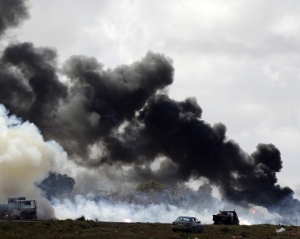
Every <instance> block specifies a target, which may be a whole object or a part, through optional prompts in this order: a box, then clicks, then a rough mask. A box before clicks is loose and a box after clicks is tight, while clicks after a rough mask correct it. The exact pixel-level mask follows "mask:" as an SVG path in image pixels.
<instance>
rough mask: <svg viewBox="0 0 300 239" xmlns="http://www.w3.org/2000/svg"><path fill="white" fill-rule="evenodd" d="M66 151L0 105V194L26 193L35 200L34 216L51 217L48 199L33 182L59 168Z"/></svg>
mask: <svg viewBox="0 0 300 239" xmlns="http://www.w3.org/2000/svg"><path fill="white" fill-rule="evenodd" d="M66 158H67V155H66V153H65V152H64V151H63V149H62V148H61V147H60V146H59V145H58V144H57V143H55V142H54V141H48V142H45V141H44V139H43V136H42V135H41V134H40V132H39V130H38V129H37V127H36V126H35V125H34V124H32V123H29V122H22V121H21V120H20V119H18V118H16V117H15V116H10V117H9V116H8V112H7V110H6V109H5V108H4V107H3V105H0V195H1V201H2V202H5V201H6V200H7V197H16V196H26V197H27V198H31V199H36V200H37V201H38V218H51V217H54V211H53V209H52V207H51V205H50V203H49V201H47V200H45V198H43V195H42V192H41V190H39V189H38V188H37V187H36V186H35V184H36V183H39V182H41V181H42V180H43V179H44V177H45V176H46V175H47V172H48V171H49V170H56V171H57V170H59V168H60V167H61V165H62V164H63V163H64V162H66Z"/></svg>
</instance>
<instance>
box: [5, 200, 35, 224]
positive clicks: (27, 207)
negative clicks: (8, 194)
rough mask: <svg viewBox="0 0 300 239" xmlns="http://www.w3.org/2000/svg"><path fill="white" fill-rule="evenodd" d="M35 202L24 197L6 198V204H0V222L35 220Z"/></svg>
mask: <svg viewBox="0 0 300 239" xmlns="http://www.w3.org/2000/svg"><path fill="white" fill-rule="evenodd" d="M36 209H37V207H36V201H35V200H26V198H25V197H17V198H8V200H7V204H0V219H1V220H37V214H36V211H37V210H36Z"/></svg>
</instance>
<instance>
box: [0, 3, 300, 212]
mask: <svg viewBox="0 0 300 239" xmlns="http://www.w3.org/2000/svg"><path fill="white" fill-rule="evenodd" d="M0 3H1V6H4V8H5V9H6V10H5V11H1V13H0V34H1V37H2V39H4V38H5V31H6V30H7V29H8V28H9V27H14V26H16V25H18V24H20V23H21V22H22V20H24V19H26V18H27V17H28V11H27V8H26V1H23V0H14V1H11V0H9V1H8V0H0ZM12 16H14V17H12ZM60 74H63V76H64V77H65V78H67V79H68V81H61V80H60V77H59V75H60ZM173 78H174V68H173V65H172V60H171V59H170V58H169V57H166V56H165V55H163V54H158V53H153V52H148V53H147V54H146V56H145V57H144V58H142V59H141V60H140V61H137V62H134V63H132V64H131V65H122V66H119V67H117V68H115V69H113V70H111V69H107V70H106V69H104V67H103V65H102V63H100V62H98V60H97V59H96V58H93V57H86V56H82V55H76V56H71V57H70V58H69V59H68V60H67V61H66V62H65V63H64V64H63V67H62V68H59V66H58V65H57V53H56V50H54V49H52V48H48V47H35V46H34V45H33V44H32V43H30V42H25V43H13V44H9V45H7V46H6V47H5V48H4V49H3V51H2V52H1V59H0V89H1V93H0V103H1V104H3V105H4V106H5V107H6V109H8V110H9V116H10V117H12V116H13V115H16V117H19V118H20V119H22V121H26V122H31V123H33V124H34V125H36V127H37V128H38V129H39V130H40V132H41V135H42V136H37V137H43V139H45V141H46V144H47V142H48V141H50V140H55V141H56V142H57V143H58V144H59V145H60V146H61V147H63V149H64V150H65V151H66V152H67V154H68V158H69V161H71V162H72V163H71V164H72V165H76V166H77V167H78V168H79V170H77V173H78V174H75V175H72V176H73V177H74V178H75V179H76V185H77V188H80V185H87V183H86V182H85V180H88V182H89V183H88V184H89V185H94V186H91V188H92V189H95V188H97V187H98V186H99V184H101V183H99V181H101V180H103V181H104V183H103V184H105V182H107V181H105V180H107V179H108V181H109V183H110V184H109V185H110V186H111V185H114V184H115V185H117V184H119V183H121V182H123V183H125V184H126V183H127V184H128V183H132V184H137V183H138V182H141V181H147V180H150V179H153V180H158V181H160V182H163V183H165V184H168V185H169V186H175V185H176V184H177V183H178V182H187V181H188V180H190V179H199V178H204V179H205V180H207V182H208V183H209V184H210V185H211V186H213V187H217V188H218V189H219V193H220V194H221V197H222V199H223V200H225V201H230V202H232V203H234V204H236V205H239V206H242V207H246V208H248V205H249V204H253V205H258V206H263V207H265V208H267V209H268V210H269V211H271V212H275V213H279V214H282V213H283V212H284V213H287V212H288V213H290V214H291V215H294V213H295V212H296V210H294V208H298V209H299V206H300V203H299V201H298V200H296V199H294V198H293V191H292V190H291V189H290V188H289V187H281V186H280V185H278V184H277V177H276V173H278V172H279V171H280V170H281V168H282V161H281V157H280V151H279V150H278V149H277V148H276V147H275V146H274V145H272V144H258V146H257V149H256V151H255V152H253V153H252V154H247V153H246V152H244V151H243V150H242V149H241V148H240V147H239V145H238V143H236V142H234V141H233V140H230V139H228V138H227V136H226V126H225V125H224V124H222V123H216V124H214V125H210V124H209V123H207V122H205V121H204V120H202V119H201V117H202V109H201V107H200V106H199V105H198V103H197V101H196V99H195V98H187V99H186V100H184V101H175V100H172V99H170V98H169V97H168V95H166V94H163V93H161V92H162V90H163V89H165V88H166V87H168V86H170V85H171V84H172V82H173V80H174V79H173ZM4 117H6V116H4ZM18 124H19V125H22V123H20V122H19V123H18ZM23 124H27V123H23ZM28 124H29V123H28ZM2 127H6V129H13V127H14V126H13V124H11V125H6V126H2ZM21 128H22V127H20V128H19V129H21ZM24 130H25V129H24ZM20 133H22V132H21V131H20ZM2 137H4V136H3V135H2ZM32 137H34V136H32ZM3 139H4V138H3ZM30 143H31V142H29V143H28V144H30ZM44 143H45V142H44ZM14 147H15V148H16V149H18V150H19V151H20V148H19V147H20V146H19V145H18V144H15V146H14ZM60 153H61V152H60ZM20 155H21V156H22V157H21V159H20V160H21V161H22V165H24V166H26V165H27V164H29V162H28V161H26V159H25V157H23V156H24V154H23V153H21V154H20ZM3 157H4V156H3V155H0V159H1V160H0V164H3V163H4V162H7V160H9V162H10V163H9V164H12V162H14V161H13V160H14V156H12V158H9V159H7V160H6V161H4V160H3ZM37 157H40V156H37ZM159 157H164V158H165V160H163V161H162V162H161V163H160V168H159V169H157V170H153V169H152V168H151V165H152V163H153V162H155V160H156V159H157V158H159ZM50 161H51V160H50ZM124 166H126V167H127V169H126V170H125V169H124ZM49 167H50V168H49ZM49 167H47V170H54V168H53V165H49ZM110 169H113V170H110ZM88 170H93V172H94V174H93V175H92V176H91V175H83V174H84V172H87V171H88ZM58 171H59V170H58ZM47 172H48V171H47ZM47 172H46V171H45V170H43V171H41V172H40V174H41V175H39V177H38V178H35V179H34V180H37V181H41V180H42V179H43V178H42V175H43V177H45V176H46V175H47ZM97 172H99V174H97ZM80 173H82V174H80ZM26 177H27V175H24V178H26ZM91 181H92V182H93V184H91V183H90V182H91ZM31 183H32V184H36V182H31ZM93 187H94V188H93ZM3 188H4V189H5V187H3ZM89 189H90V188H89ZM98 189H99V188H98ZM1 193H2V194H3V195H15V194H18V193H20V191H18V190H12V191H11V190H6V189H5V190H4V191H3V192H1ZM206 193H208V194H211V190H208V191H206Z"/></svg>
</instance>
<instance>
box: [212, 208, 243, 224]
mask: <svg viewBox="0 0 300 239" xmlns="http://www.w3.org/2000/svg"><path fill="white" fill-rule="evenodd" d="M213 221H214V224H228V225H229V224H231V225H239V223H240V221H239V218H238V215H237V214H236V212H235V210H233V211H220V212H219V213H218V214H217V215H213Z"/></svg>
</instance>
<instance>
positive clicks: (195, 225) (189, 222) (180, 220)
mask: <svg viewBox="0 0 300 239" xmlns="http://www.w3.org/2000/svg"><path fill="white" fill-rule="evenodd" d="M171 228H172V231H173V232H176V231H188V232H203V231H204V230H203V226H202V224H201V222H200V221H199V220H198V219H197V218H195V217H186V216H180V217H177V218H176V220H175V221H174V222H172V225H171Z"/></svg>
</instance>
